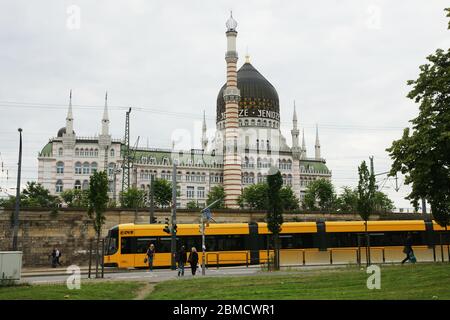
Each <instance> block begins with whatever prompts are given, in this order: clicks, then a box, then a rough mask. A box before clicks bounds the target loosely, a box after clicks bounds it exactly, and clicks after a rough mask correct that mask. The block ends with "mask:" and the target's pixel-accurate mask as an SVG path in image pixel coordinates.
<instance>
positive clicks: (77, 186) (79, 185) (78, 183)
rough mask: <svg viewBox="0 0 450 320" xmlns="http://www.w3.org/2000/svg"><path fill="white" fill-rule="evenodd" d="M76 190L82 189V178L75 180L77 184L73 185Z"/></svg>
mask: <svg viewBox="0 0 450 320" xmlns="http://www.w3.org/2000/svg"><path fill="white" fill-rule="evenodd" d="M73 188H74V189H75V190H80V189H81V182H80V180H77V181H75V185H74V187H73Z"/></svg>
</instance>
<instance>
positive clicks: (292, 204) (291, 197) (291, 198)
mask: <svg viewBox="0 0 450 320" xmlns="http://www.w3.org/2000/svg"><path fill="white" fill-rule="evenodd" d="M280 198H281V203H282V204H283V210H297V209H298V208H299V207H300V205H299V203H300V202H299V201H300V200H299V199H298V198H297V196H296V195H295V193H294V190H292V188H291V187H290V186H285V187H283V188H281V190H280Z"/></svg>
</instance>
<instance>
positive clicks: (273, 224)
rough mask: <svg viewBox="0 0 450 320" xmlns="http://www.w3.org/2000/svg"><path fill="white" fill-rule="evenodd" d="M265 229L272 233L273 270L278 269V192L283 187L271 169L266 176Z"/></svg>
mask: <svg viewBox="0 0 450 320" xmlns="http://www.w3.org/2000/svg"><path fill="white" fill-rule="evenodd" d="M267 185H268V188H267V193H266V196H267V216H266V220H267V227H268V229H269V231H270V232H271V233H272V237H273V243H274V248H275V270H279V269H280V238H279V235H280V231H281V225H282V224H283V204H282V203H281V196H280V190H281V187H282V186H283V178H282V177H281V173H280V171H279V170H278V169H276V168H274V167H272V168H271V169H270V170H269V174H268V175H267Z"/></svg>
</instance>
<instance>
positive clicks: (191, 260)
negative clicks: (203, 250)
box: [188, 247, 198, 276]
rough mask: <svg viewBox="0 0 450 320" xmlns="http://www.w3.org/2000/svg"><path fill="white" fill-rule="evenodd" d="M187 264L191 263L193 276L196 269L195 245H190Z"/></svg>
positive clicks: (196, 254)
mask: <svg viewBox="0 0 450 320" xmlns="http://www.w3.org/2000/svg"><path fill="white" fill-rule="evenodd" d="M188 261H189V264H190V265H191V271H192V275H193V276H195V272H196V271H197V264H198V253H197V249H196V248H195V247H192V249H191V253H190V254H189V259H188Z"/></svg>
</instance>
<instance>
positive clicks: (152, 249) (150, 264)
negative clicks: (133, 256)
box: [147, 243, 155, 271]
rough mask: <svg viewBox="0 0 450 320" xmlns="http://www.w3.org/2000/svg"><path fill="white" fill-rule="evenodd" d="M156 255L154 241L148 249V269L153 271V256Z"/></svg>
mask: <svg viewBox="0 0 450 320" xmlns="http://www.w3.org/2000/svg"><path fill="white" fill-rule="evenodd" d="M154 256H155V246H154V245H153V243H151V244H150V246H149V247H148V249H147V261H148V269H149V271H153V258H154Z"/></svg>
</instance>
